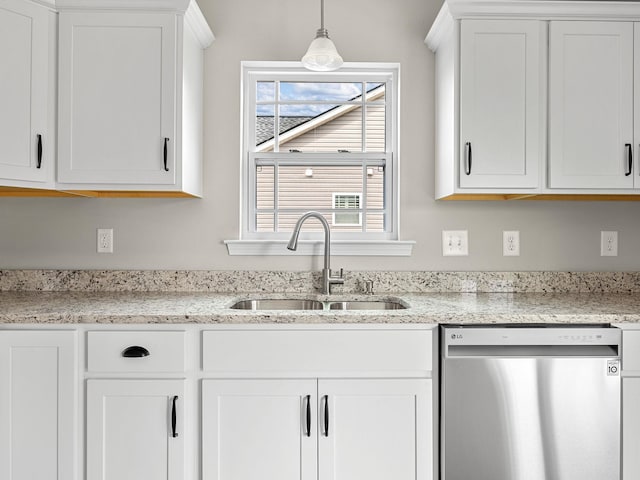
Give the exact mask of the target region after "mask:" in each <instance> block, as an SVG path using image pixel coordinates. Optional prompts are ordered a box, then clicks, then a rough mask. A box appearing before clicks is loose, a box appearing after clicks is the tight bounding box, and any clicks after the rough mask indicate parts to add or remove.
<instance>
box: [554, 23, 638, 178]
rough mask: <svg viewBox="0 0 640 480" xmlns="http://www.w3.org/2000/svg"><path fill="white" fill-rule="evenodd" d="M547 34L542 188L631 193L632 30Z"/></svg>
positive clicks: (578, 27)
mask: <svg viewBox="0 0 640 480" xmlns="http://www.w3.org/2000/svg"><path fill="white" fill-rule="evenodd" d="M550 29H551V30H550V53H549V55H550V63H549V68H550V70H549V186H550V187H551V188H608V189H611V188H631V187H633V176H632V175H630V168H629V155H630V149H631V148H632V144H633V24H632V23H630V22H573V21H570V22H564V21H558V22H551V25H550ZM627 145H628V147H627Z"/></svg>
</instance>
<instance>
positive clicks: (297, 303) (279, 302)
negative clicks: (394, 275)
mask: <svg viewBox="0 0 640 480" xmlns="http://www.w3.org/2000/svg"><path fill="white" fill-rule="evenodd" d="M231 308H232V309H235V310H402V309H405V308H406V307H405V306H404V305H403V304H402V303H400V302H398V301H394V300H348V301H343V300H326V301H320V300H311V299H294V298H284V299H273V298H265V299H250V300H240V301H239V302H236V303H234V304H233V305H231Z"/></svg>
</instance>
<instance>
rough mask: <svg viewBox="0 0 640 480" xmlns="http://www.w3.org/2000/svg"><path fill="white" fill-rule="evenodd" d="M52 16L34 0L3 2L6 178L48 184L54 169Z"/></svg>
mask: <svg viewBox="0 0 640 480" xmlns="http://www.w3.org/2000/svg"><path fill="white" fill-rule="evenodd" d="M48 15H49V12H48V10H47V9H46V8H43V7H41V6H38V5H35V4H33V3H31V2H25V1H23V0H0V105H1V106H2V107H0V145H2V149H0V179H8V180H27V181H36V182H45V181H47V180H49V178H48V176H47V173H48V172H53V169H52V166H51V162H52V161H53V159H54V158H55V157H54V155H53V146H52V145H53V143H52V139H51V138H50V136H49V131H48V128H47V120H48V119H47V113H48V94H47V92H48V85H49V80H50V78H49V42H50V41H53V40H54V39H53V38H51V39H50V35H49V17H48ZM39 142H40V144H41V145H42V156H41V157H40V160H39V158H38V143H39ZM12 185H16V184H15V183H13V184H12Z"/></svg>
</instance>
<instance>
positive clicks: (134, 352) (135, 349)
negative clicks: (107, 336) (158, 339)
mask: <svg viewBox="0 0 640 480" xmlns="http://www.w3.org/2000/svg"><path fill="white" fill-rule="evenodd" d="M149 355H150V353H149V350H147V349H146V348H144V347H141V346H140V345H132V346H130V347H127V348H125V349H124V351H123V352H122V356H123V357H126V358H140V357H148V356H149Z"/></svg>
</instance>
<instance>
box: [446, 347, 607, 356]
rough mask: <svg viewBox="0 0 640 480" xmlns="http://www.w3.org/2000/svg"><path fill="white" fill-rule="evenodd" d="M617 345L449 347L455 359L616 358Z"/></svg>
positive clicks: (450, 353)
mask: <svg viewBox="0 0 640 480" xmlns="http://www.w3.org/2000/svg"><path fill="white" fill-rule="evenodd" d="M618 354H619V352H618V345H449V346H448V347H447V352H446V356H447V357H449V358H452V357H455V358H460V357H499V358H504V357H508V358H517V357H567V358H570V357H617V356H618Z"/></svg>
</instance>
